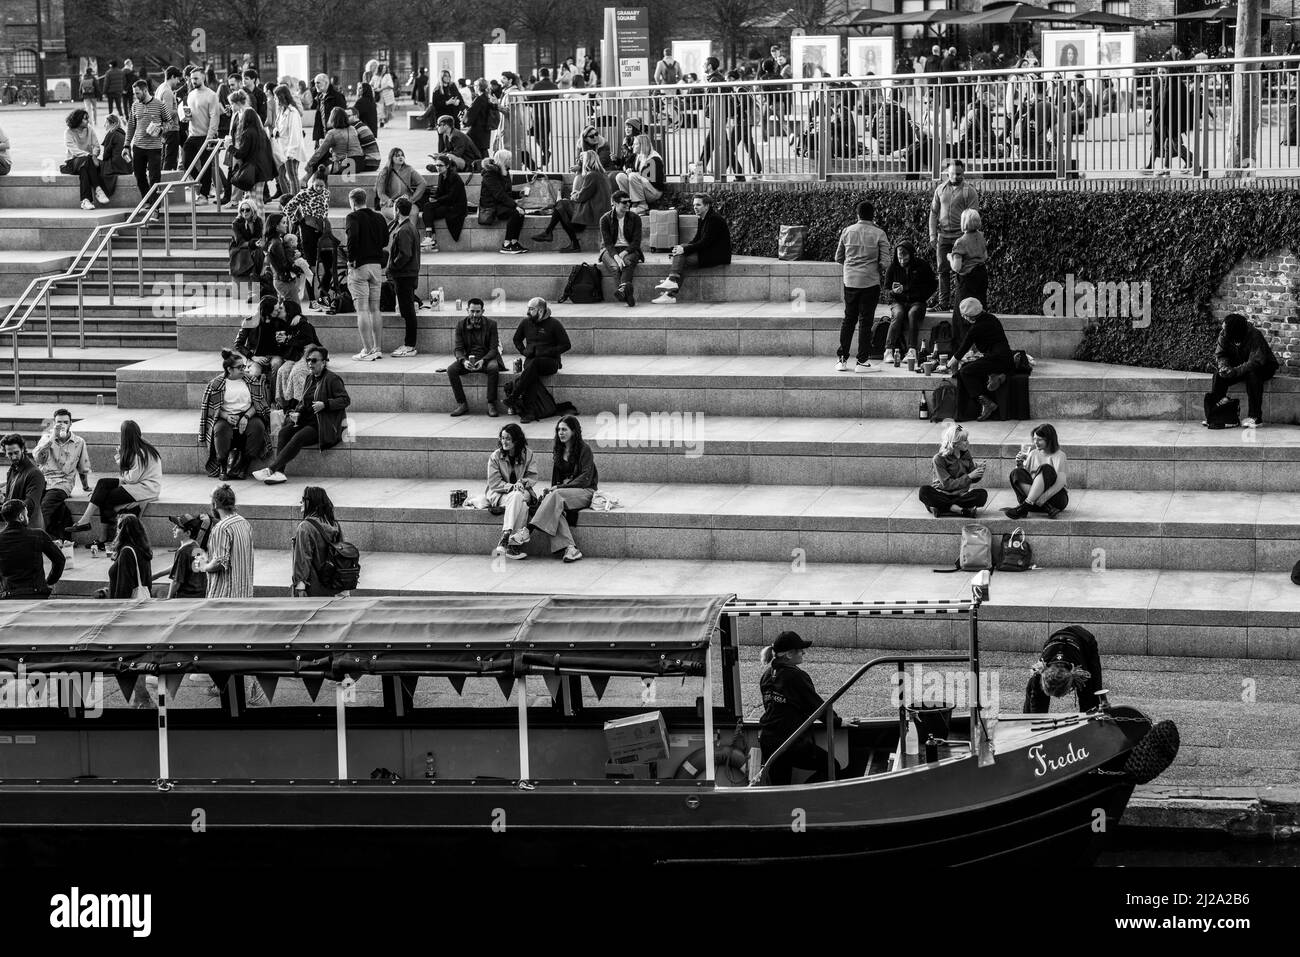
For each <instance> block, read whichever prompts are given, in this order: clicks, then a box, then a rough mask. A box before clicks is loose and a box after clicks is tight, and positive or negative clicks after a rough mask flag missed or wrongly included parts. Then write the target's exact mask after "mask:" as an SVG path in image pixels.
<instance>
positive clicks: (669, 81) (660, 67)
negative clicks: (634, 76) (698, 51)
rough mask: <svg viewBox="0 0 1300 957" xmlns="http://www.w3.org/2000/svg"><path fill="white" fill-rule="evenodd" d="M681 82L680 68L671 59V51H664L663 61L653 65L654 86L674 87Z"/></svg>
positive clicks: (679, 65)
mask: <svg viewBox="0 0 1300 957" xmlns="http://www.w3.org/2000/svg"><path fill="white" fill-rule="evenodd" d="M681 82H682V67H681V64H680V63H678V62H677V61H676V60H675V59H673V51H672V50H669V49H665V50H664V56H663V59H662V60H660V61H659V62H658V63H656V64H655V86H676V85H677V84H678V83H681Z"/></svg>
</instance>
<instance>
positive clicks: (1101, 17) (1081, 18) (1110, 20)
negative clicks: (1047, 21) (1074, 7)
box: [1060, 10, 1151, 27]
mask: <svg viewBox="0 0 1300 957" xmlns="http://www.w3.org/2000/svg"><path fill="white" fill-rule="evenodd" d="M1060 21H1061V22H1062V23H1094V24H1096V25H1097V26H1099V27H1145V26H1147V25H1148V24H1150V23H1151V21H1150V20H1140V19H1138V18H1137V17H1126V16H1124V15H1123V14H1120V13H1107V12H1106V11H1104V10H1092V11H1087V10H1085V11H1083V12H1082V13H1069V14H1066V15H1065V16H1063V17H1061V18H1060Z"/></svg>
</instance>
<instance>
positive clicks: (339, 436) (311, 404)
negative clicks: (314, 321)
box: [253, 346, 352, 485]
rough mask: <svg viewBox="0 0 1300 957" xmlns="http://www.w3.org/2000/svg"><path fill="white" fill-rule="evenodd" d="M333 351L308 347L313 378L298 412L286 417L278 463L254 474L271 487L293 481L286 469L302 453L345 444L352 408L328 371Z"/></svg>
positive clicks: (307, 358)
mask: <svg viewBox="0 0 1300 957" xmlns="http://www.w3.org/2000/svg"><path fill="white" fill-rule="evenodd" d="M329 355H330V354H329V350H328V349H326V348H325V347H324V346H308V347H307V353H306V355H305V356H304V357H303V361H304V362H306V363H307V368H308V370H310V377H309V378H308V379H307V384H306V386H305V387H304V389H303V396H302V401H301V402H300V403H299V404H298V408H297V409H296V410H295V411H293V412H290V413H289V414H288V416H287V417H286V420H285V423H284V428H282V429H281V430H280V449H279V451H278V452H277V453H276V456H275V461H274V462H272V463H271V464H270V465H269V466H267V467H266V468H264V469H258V470H257V471H256V472H254V473H253V478H255V479H257V481H259V482H265V483H266V484H267V485H279V484H281V483H282V482H287V481H289V480H288V478H286V477H285V474H284V468H285V466H286V465H288V464H289V463H290V462H292V461H293V460H294V458H295V457H296V456H297V454H298V453H299V452H301V451H302V450H303V449H305V448H307V447H308V446H311V445H315V446H317V447H318V448H319V449H320V450H321V451H322V452H324V451H325V450H326V449H332V448H334V446H336V445H338V444H339V443H340V442H342V441H343V429H344V427H345V422H344V418H345V410H346V409H347V407H348V406H349V405H351V404H352V399H351V398H350V397H349V396H348V390H347V389H346V388H345V387H344V385H343V380H342V379H340V378H339V376H338V374H337V373H335V372H331V371H330V370H329V368H328V363H329Z"/></svg>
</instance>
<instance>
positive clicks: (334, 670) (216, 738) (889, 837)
mask: <svg viewBox="0 0 1300 957" xmlns="http://www.w3.org/2000/svg"><path fill="white" fill-rule="evenodd" d="M985 574H986V575H987V573H985ZM986 597H987V579H985V581H984V582H980V581H979V580H976V581H975V582H973V583H972V589H971V596H970V597H969V598H963V599H957V600H942V601H876V602H761V603H760V602H743V601H738V600H736V598H735V597H734V596H733V595H702V596H686V597H639V596H627V597H590V596H582V597H579V596H563V595H548V596H511V595H497V594H456V595H434V596H425V597H409V598H405V597H374V598H366V597H352V598H345V599H283V600H279V599H249V600H239V599H213V600H189V601H187V600H172V601H135V602H113V601H82V600H72V601H47V602H33V603H21V602H6V603H3V605H0V694H5V695H6V696H7V701H6V703H7V704H8V705H9V706H8V707H4V708H3V709H0V854H3V859H5V860H7V861H10V862H14V861H29V862H32V863H37V864H40V863H51V862H56V861H58V860H59V859H60V858H59V855H60V854H65V853H68V850H69V849H70V848H75V849H77V851H76V853H78V854H85V853H86V852H87V850H88V849H89V848H92V847H100V848H103V849H104V850H106V851H110V852H111V851H112V850H113V849H114V848H129V847H139V846H145V845H141V844H140V843H139V842H140V841H146V842H147V846H148V847H150V848H151V849H154V850H160V851H162V852H164V853H166V854H170V855H179V854H185V853H189V852H192V853H194V854H197V855H200V856H201V857H202V859H204V860H206V861H208V862H212V863H219V862H220V861H225V862H227V863H228V864H231V865H235V864H238V866H248V865H249V864H250V862H253V861H259V860H260V861H273V860H277V859H278V860H286V859H292V860H293V861H295V862H296V863H299V864H309V863H313V862H325V863H337V861H338V857H339V855H340V854H344V853H346V854H347V855H350V856H351V857H352V858H353V859H354V860H356V861H357V862H360V863H369V864H371V865H376V866H378V865H381V864H382V862H384V861H389V860H393V859H394V858H393V857H392V855H402V856H405V857H409V855H411V854H413V853H416V852H418V851H422V850H429V851H433V852H437V853H440V854H445V853H452V854H456V855H458V856H457V860H460V861H465V862H474V863H479V864H487V863H502V864H508V865H514V866H518V865H528V864H544V865H555V864H564V865H582V864H590V865H597V866H621V865H644V864H692V863H712V864H716V863H733V862H734V863H758V862H787V861H803V862H809V861H827V860H834V861H849V860H861V861H866V862H897V863H906V864H909V865H931V864H933V865H951V864H973V863H979V862H987V861H1004V860H1011V859H1039V860H1045V861H1055V862H1077V861H1082V860H1086V859H1088V858H1089V857H1090V856H1091V855H1093V854H1095V853H1096V852H1097V850H1098V849H1099V846H1100V842H1102V841H1104V839H1105V837H1106V834H1107V833H1108V832H1109V831H1112V830H1113V829H1114V827H1115V826H1116V825H1117V824H1118V823H1119V821H1120V819H1121V817H1122V815H1123V812H1124V809H1125V806H1126V804H1127V802H1128V800H1129V797H1130V795H1131V793H1132V790H1133V788H1134V786H1135V784H1136V783H1140V782H1143V781H1146V780H1150V779H1152V778H1153V777H1155V776H1156V775H1157V774H1159V773H1160V772H1161V771H1163V770H1164V768H1165V767H1166V766H1167V765H1168V764H1169V762H1170V761H1172V760H1173V756H1174V754H1176V750H1177V734H1176V730H1175V729H1173V727H1172V725H1169V724H1168V723H1167V722H1166V723H1162V724H1161V725H1160V726H1159V727H1157V728H1156V729H1155V731H1153V730H1152V723H1151V721H1150V719H1148V718H1147V717H1146V716H1145V715H1144V714H1142V712H1140V711H1139V710H1137V709H1135V708H1132V707H1127V706H1121V705H1112V704H1110V703H1109V702H1108V701H1106V700H1105V699H1103V704H1102V705H1101V706H1100V707H1099V708H1097V709H1096V710H1094V711H1092V712H1090V713H1086V714H1079V713H1053V714H1050V715H1008V714H1000V715H999V714H998V713H997V710H996V702H985V701H981V700H980V695H979V687H980V682H979V681H978V680H975V681H972V683H971V688H972V690H973V698H972V700H970V701H969V702H968V707H967V708H965V709H964V710H958V711H956V712H955V713H952V714H951V715H950V714H948V713H947V709H944V708H939V709H935V710H934V711H933V713H923V712H924V709H919V708H916V707H913V708H910V709H909V708H907V707H900V709H899V713H898V715H897V716H894V715H893V714H892V713H891V714H890V715H889V716H886V717H876V718H864V719H860V720H850V721H849V722H847V723H846V725H845V726H844V727H842V728H841V729H839V730H838V731H837V732H835V738H834V740H833V742H831V747H829V748H828V751H829V752H830V753H838V754H839V755H840V756H841V758H842V759H843V763H844V764H845V766H846V771H845V773H844V775H843V776H842V777H840V778H839V779H837V780H829V781H823V782H821V783H810V782H800V783H792V784H790V785H783V786H773V785H771V784H769V783H767V780H766V773H765V765H766V764H770V762H771V759H772V757H773V756H775V754H773V755H766V756H761V757H760V755H759V753H758V749H757V744H758V728H757V723H756V721H754V720H752V719H751V718H750V717H747V711H746V705H745V702H744V697H745V695H744V694H742V692H744V691H747V690H749V689H746V688H744V687H743V686H742V679H741V660H742V649H741V647H740V646H739V644H738V642H737V631H738V628H737V623H738V621H739V620H740V619H742V618H747V617H751V618H752V617H783V618H790V619H799V618H808V617H817V618H850V617H862V616H868V617H870V616H890V615H907V616H933V615H956V616H965V617H966V618H967V619H968V622H969V642H968V647H967V648H966V649H964V650H963V651H962V652H960V653H957V652H955V653H952V654H945V655H933V654H910V655H909V654H898V655H887V656H881V657H876V658H873V659H872V660H870V661H866V662H864V663H863V664H862V666H861V667H859V668H858V669H857V670H856V671H855V672H854V674H853V675H852V676H851V677H850V678H849V679H848V680H846V681H845V682H844V683H843V685H841V686H840V687H839V688H838V689H836V690H835V691H834V692H833V693H831V694H830V695H829V696H828V697H827V700H826V705H825V708H826V709H831V708H834V706H835V704H836V703H837V702H839V701H840V699H841V698H843V696H844V694H845V693H846V692H847V691H849V689H850V688H852V687H853V686H854V685H855V684H857V682H859V681H860V680H861V679H863V677H864V676H866V675H867V674H868V673H869V672H872V671H873V670H875V671H876V675H877V676H879V670H878V669H886V670H888V671H889V672H891V673H898V672H903V671H905V670H906V669H908V668H913V667H916V666H918V665H920V666H923V667H937V666H939V665H945V664H951V665H959V666H961V667H962V668H964V669H969V673H970V674H971V675H972V676H976V678H977V677H978V675H979V673H980V662H979V639H978V611H979V606H980V604H981V601H983V600H985V598H986ZM744 650H745V652H746V654H749V655H753V654H756V651H757V649H754V648H752V647H746V648H745V649H744ZM6 674H7V677H8V680H7V681H5V680H4V678H5V676H6ZM190 676H202V677H200V678H199V679H198V680H190ZM209 678H210V679H211V682H212V687H213V688H214V694H219V697H207V696H205V695H203V694H202V690H203V689H204V688H206V687H207V686H208V679H209ZM82 679H84V680H82ZM442 679H445V680H446V681H447V682H449V683H450V689H454V690H455V691H456V692H457V693H461V692H463V693H465V694H466V695H468V694H469V693H470V691H471V690H472V688H473V687H478V688H479V689H480V692H479V695H478V697H479V699H481V700H483V701H486V702H487V704H478V705H474V706H469V705H467V704H466V703H465V702H464V701H463V700H462V699H460V698H457V697H456V696H455V695H452V694H451V693H450V690H449V689H448V688H447V686H446V685H442V684H438V683H439V681H440V680H442ZM483 679H488V680H486V681H485V680H483ZM471 681H473V682H474V684H473V685H471V686H470V687H469V688H467V682H471ZM95 682H100V683H101V684H103V683H106V684H107V687H108V688H109V689H113V688H115V687H116V688H120V690H121V697H120V698H118V697H117V696H115V695H111V694H107V693H106V694H104V695H103V697H102V698H101V699H100V700H99V701H98V702H97V701H96V700H95V699H94V696H93V694H85V693H83V694H80V695H78V694H76V693H74V692H77V691H78V690H81V691H82V692H85V691H86V690H87V689H89V688H91V687H93V686H94V683H95ZM295 682H301V683H302V684H301V688H300V689H299V688H298V686H297V685H296V684H295ZM419 682H423V683H424V685H423V687H424V688H425V689H429V688H430V687H432V686H433V685H434V684H438V687H440V688H441V689H443V693H442V694H441V695H440V696H436V697H438V698H439V701H440V702H442V701H450V702H451V704H450V706H443V705H442V704H441V703H440V704H439V705H438V706H429V705H428V701H429V699H430V695H429V694H428V693H427V690H426V693H423V694H422V693H420V692H419V690H418V689H417V683H419ZM611 682H613V683H619V682H623V683H624V685H626V684H627V683H628V682H631V683H632V686H633V687H634V688H639V689H642V693H641V695H640V697H635V696H634V697H633V698H632V699H631V700H628V699H627V698H626V697H625V698H624V699H622V700H620V701H619V702H615V701H614V700H613V698H612V697H611ZM326 683H329V687H328V688H326ZM78 685H80V686H82V687H80V689H78V687H77V686H78ZM715 685H716V687H715ZM254 686H256V688H257V689H260V690H261V691H262V692H263V693H264V695H265V698H266V702H265V703H262V704H260V705H256V706H254V705H252V702H251V701H250V698H251V697H252V696H253V694H254V693H255V692H250V689H253V688H254ZM654 687H660V688H674V689H676V693H677V699H676V700H669V699H670V697H671V696H667V695H666V696H665V697H664V699H663V700H654V699H652V698H651V697H647V694H646V692H647V691H650V690H652V689H653V688H654ZM365 688H369V689H370V691H369V692H367V693H365V694H358V691H359V690H360V689H365ZM485 688H486V691H484V690H483V689H485ZM696 688H698V691H699V694H698V697H695V698H694V700H692V698H691V695H692V694H693V691H694V689H696ZM322 689H325V693H324V694H323V693H322ZM498 689H499V690H498ZM56 690H57V691H58V692H59V693H58V694H56V693H55V692H56ZM753 690H754V691H756V688H755V689H753ZM824 690H825V689H824ZM291 692H294V693H291ZM304 692H305V693H304ZM295 693H296V698H295ZM489 693H490V694H491V695H492V696H494V700H492V699H488V698H487V697H486V695H487V694H489ZM42 694H43V695H44V696H45V697H44V700H40V698H41V695H42ZM682 694H685V695H686V697H685V698H682V697H681V696H682ZM146 695H148V696H149V697H148V698H145V697H144V696H146ZM501 695H505V696H506V698H505V700H506V701H507V702H508V703H507V704H506V705H504V706H501V705H500V702H501V700H502V698H501V697H500V696H501ZM107 697H114V698H115V700H117V701H118V702H119V703H120V704H121V705H125V703H126V702H127V701H128V700H132V699H133V698H134V700H135V701H136V703H137V704H140V703H141V702H143V703H144V704H145V705H146V706H145V707H138V706H137V707H125V706H119V707H115V708H114V707H104V706H103V705H104V700H103V699H104V698H107ZM603 698H604V699H608V700H606V701H605V702H604V703H602V699H603ZM187 699H188V700H190V701H195V700H197V701H198V704H199V706H196V707H186V706H182V703H183V702H184V701H186V700H187ZM820 717H821V715H820V714H818V715H814V716H813V717H811V718H810V719H809V720H808V721H807V722H805V725H804V728H803V729H801V731H804V730H807V731H809V732H815V731H817V727H814V721H815V720H816V719H818V718H820ZM909 721H910V722H914V723H918V724H921V725H922V730H923V731H927V732H928V733H927V734H926V735H925V738H923V739H922V740H925V741H926V743H927V744H928V745H929V747H925V748H922V749H920V753H918V754H915V755H914V754H911V753H909V749H907V748H906V747H905V744H906V743H907V738H908V731H909ZM936 721H937V722H938V724H936ZM820 733H822V734H824V729H823V730H822V731H821V732H820ZM794 737H795V736H792V738H791V740H793V739H794ZM823 742H824V743H825V739H824V738H823ZM787 744H789V742H787ZM926 752H929V753H928V754H927V753H926ZM796 780H797V779H796ZM218 848H221V849H222V850H221V852H220V853H217V849H218ZM227 851H228V852H230V853H227ZM243 852H248V853H249V855H250V856H245V855H244V853H243ZM282 853H283V854H292V855H293V857H292V858H284V857H281V856H279V855H280V854H282Z"/></svg>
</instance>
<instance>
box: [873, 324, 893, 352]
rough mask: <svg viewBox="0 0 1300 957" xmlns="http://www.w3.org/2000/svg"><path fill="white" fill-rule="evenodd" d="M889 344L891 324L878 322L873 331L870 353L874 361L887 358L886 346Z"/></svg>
mask: <svg viewBox="0 0 1300 957" xmlns="http://www.w3.org/2000/svg"><path fill="white" fill-rule="evenodd" d="M888 342H889V323H887V322H878V323H876V327H875V328H874V329H872V330H871V352H870V353H868V354H869V355H870V357H871V358H872V359H883V358H884V357H885V345H886V344H887V343H888Z"/></svg>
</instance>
